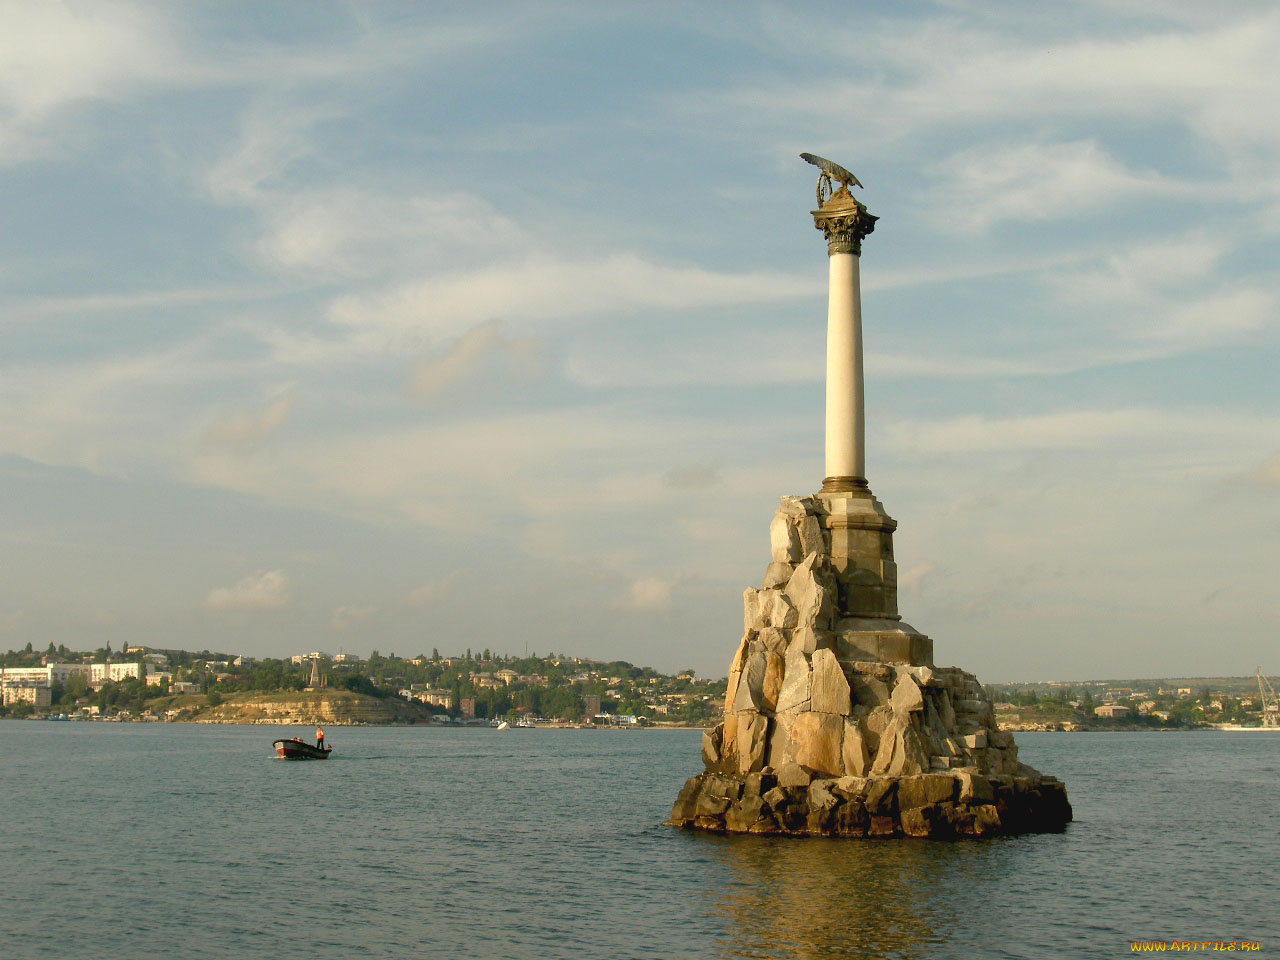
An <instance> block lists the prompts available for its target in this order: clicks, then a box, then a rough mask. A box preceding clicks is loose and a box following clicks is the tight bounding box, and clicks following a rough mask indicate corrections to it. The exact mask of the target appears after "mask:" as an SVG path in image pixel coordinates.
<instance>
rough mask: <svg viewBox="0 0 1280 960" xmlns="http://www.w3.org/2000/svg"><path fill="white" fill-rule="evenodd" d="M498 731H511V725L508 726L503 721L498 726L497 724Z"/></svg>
mask: <svg viewBox="0 0 1280 960" xmlns="http://www.w3.org/2000/svg"><path fill="white" fill-rule="evenodd" d="M498 729H499V730H510V729H511V724H509V723H507V721H505V720H503V721H502V722H501V723H500V724H498Z"/></svg>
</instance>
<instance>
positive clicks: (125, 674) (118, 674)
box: [89, 663, 142, 683]
mask: <svg viewBox="0 0 1280 960" xmlns="http://www.w3.org/2000/svg"><path fill="white" fill-rule="evenodd" d="M89 667H90V669H91V672H90V675H89V681H90V682H91V683H103V682H105V681H108V680H109V681H111V682H112V683H119V682H120V681H121V680H125V679H128V678H130V677H132V678H133V679H135V680H138V679H141V677H142V667H141V666H140V665H138V664H136V663H91V664H89Z"/></svg>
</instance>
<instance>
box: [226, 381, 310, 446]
mask: <svg viewBox="0 0 1280 960" xmlns="http://www.w3.org/2000/svg"><path fill="white" fill-rule="evenodd" d="M293 402H294V390H293V389H292V388H290V389H288V390H285V391H282V392H281V393H279V394H277V395H276V396H275V397H274V398H273V399H271V400H270V401H269V402H268V403H267V404H266V406H264V407H263V408H262V409H260V410H252V411H245V410H242V411H239V412H236V413H233V414H231V415H229V416H227V417H225V418H223V419H222V420H220V421H219V422H218V423H215V424H214V425H213V426H212V427H210V428H209V430H208V432H206V433H205V437H204V439H205V442H206V443H210V444H214V445H216V446H223V447H238V448H252V447H257V446H259V445H261V444H262V443H264V442H265V441H267V440H269V439H270V438H271V437H272V436H273V435H274V434H275V433H276V431H278V430H279V429H280V428H281V427H283V426H284V425H285V423H287V422H288V420H289V417H290V416H291V415H292V414H293Z"/></svg>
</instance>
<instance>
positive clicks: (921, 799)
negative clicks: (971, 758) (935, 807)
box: [898, 773, 956, 810]
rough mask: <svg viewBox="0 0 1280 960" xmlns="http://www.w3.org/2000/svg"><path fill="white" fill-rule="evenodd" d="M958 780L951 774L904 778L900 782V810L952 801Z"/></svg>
mask: <svg viewBox="0 0 1280 960" xmlns="http://www.w3.org/2000/svg"><path fill="white" fill-rule="evenodd" d="M955 790H956V779H955V777H953V776H951V775H950V774H940V773H924V774H920V775H918V776H914V777H903V778H902V779H901V780H899V781H898V809H899V810H909V809H911V808H912V807H924V806H928V805H930V804H934V803H942V802H943V801H944V800H951V799H953V798H954V796H955Z"/></svg>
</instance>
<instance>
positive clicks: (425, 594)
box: [405, 570, 458, 607]
mask: <svg viewBox="0 0 1280 960" xmlns="http://www.w3.org/2000/svg"><path fill="white" fill-rule="evenodd" d="M457 578H458V571H456V570H455V571H453V572H452V573H450V574H449V575H448V576H446V577H442V578H441V579H439V580H432V581H429V582H427V583H424V584H423V585H422V586H420V587H417V588H416V589H414V590H410V591H409V595H408V596H407V597H405V603H407V604H409V606H411V607H431V606H435V605H436V604H437V603H439V602H440V601H441V600H443V599H444V598H445V596H446V595H447V594H448V593H449V590H450V588H451V587H452V586H453V582H454V580H456V579H457Z"/></svg>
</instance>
